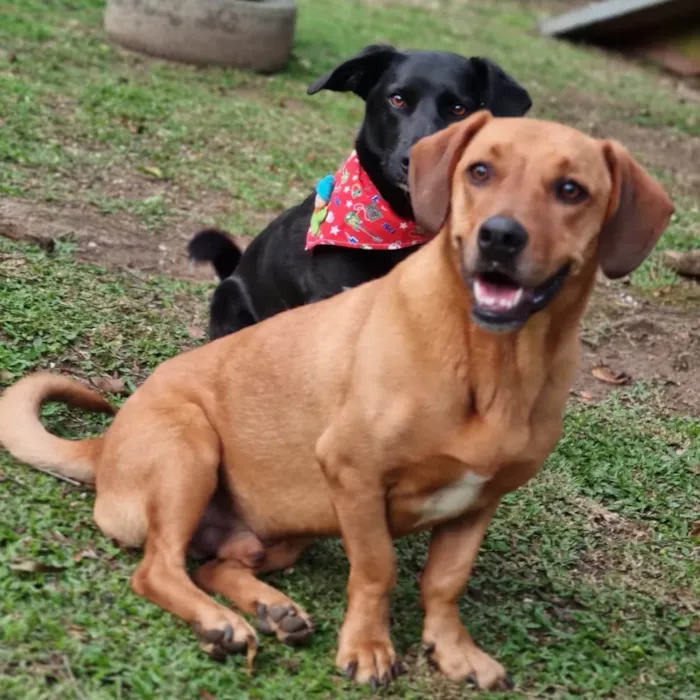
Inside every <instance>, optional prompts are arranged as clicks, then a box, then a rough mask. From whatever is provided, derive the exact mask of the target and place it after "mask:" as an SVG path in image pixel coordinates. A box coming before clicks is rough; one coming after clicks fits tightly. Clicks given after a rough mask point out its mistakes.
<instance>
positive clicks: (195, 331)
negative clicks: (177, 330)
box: [187, 326, 206, 340]
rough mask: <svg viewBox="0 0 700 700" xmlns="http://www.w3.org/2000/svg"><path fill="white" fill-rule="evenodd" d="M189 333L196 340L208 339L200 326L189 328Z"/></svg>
mask: <svg viewBox="0 0 700 700" xmlns="http://www.w3.org/2000/svg"><path fill="white" fill-rule="evenodd" d="M187 332H188V333H189V334H190V337H192V338H195V339H196V340H201V339H202V338H204V337H206V333H205V332H204V330H203V329H202V328H200V327H199V326H188V327H187Z"/></svg>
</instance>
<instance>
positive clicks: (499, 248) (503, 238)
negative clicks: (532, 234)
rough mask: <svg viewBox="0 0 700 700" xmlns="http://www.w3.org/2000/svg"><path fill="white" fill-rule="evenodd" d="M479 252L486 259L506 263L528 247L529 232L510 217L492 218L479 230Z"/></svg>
mask: <svg viewBox="0 0 700 700" xmlns="http://www.w3.org/2000/svg"><path fill="white" fill-rule="evenodd" d="M478 243H479V252H480V253H481V255H483V256H484V257H485V258H488V259H489V260H494V261H497V262H505V261H507V260H510V259H512V258H514V257H515V256H516V255H517V254H518V253H519V252H520V251H521V250H522V249H523V248H524V247H525V246H526V245H527V231H526V230H525V229H524V228H523V227H522V225H521V224H520V223H519V222H518V221H516V220H515V219H511V218H510V217H508V216H492V217H491V218H490V219H486V221H484V223H483V224H481V228H480V229H479V236H478Z"/></svg>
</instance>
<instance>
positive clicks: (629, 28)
mask: <svg viewBox="0 0 700 700" xmlns="http://www.w3.org/2000/svg"><path fill="white" fill-rule="evenodd" d="M680 21H696V22H699V23H700V0H605V1H604V2H595V3H591V4H590V5H586V6H585V7H582V8H580V9H578V10H573V11H571V12H567V13H566V14H564V15H560V16H558V17H552V18H550V19H547V20H544V21H543V22H541V23H540V31H541V32H542V33H543V34H545V35H547V36H554V37H562V38H567V39H581V40H585V41H591V42H601V43H609V42H610V41H613V42H621V43H628V42H630V41H631V40H633V39H634V37H635V36H637V35H643V34H648V33H649V32H652V33H653V32H655V31H657V30H658V29H659V28H661V27H665V26H666V25H670V24H673V23H677V22H680Z"/></svg>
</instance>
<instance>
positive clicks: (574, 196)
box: [554, 179, 588, 204]
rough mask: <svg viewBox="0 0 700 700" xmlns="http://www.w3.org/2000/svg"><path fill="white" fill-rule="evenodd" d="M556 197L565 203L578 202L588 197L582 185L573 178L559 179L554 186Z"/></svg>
mask: <svg viewBox="0 0 700 700" xmlns="http://www.w3.org/2000/svg"><path fill="white" fill-rule="evenodd" d="M554 191H555V193H556V195H557V199H558V200H559V201H560V202H564V203H565V204H578V203H579V202H582V201H583V200H584V199H586V198H587V197H588V192H586V188H585V187H583V185H579V184H578V182H576V181H575V180H569V179H565V180H559V182H557V184H556V185H555V186H554Z"/></svg>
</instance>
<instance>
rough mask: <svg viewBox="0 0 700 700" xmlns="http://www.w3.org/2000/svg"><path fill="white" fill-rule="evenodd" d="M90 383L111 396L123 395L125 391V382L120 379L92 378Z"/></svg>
mask: <svg viewBox="0 0 700 700" xmlns="http://www.w3.org/2000/svg"><path fill="white" fill-rule="evenodd" d="M90 383H91V384H92V385H93V386H94V387H95V388H96V389H99V390H100V391H106V392H107V393H109V394H123V393H124V390H125V387H124V380H123V379H119V378H118V377H90Z"/></svg>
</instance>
